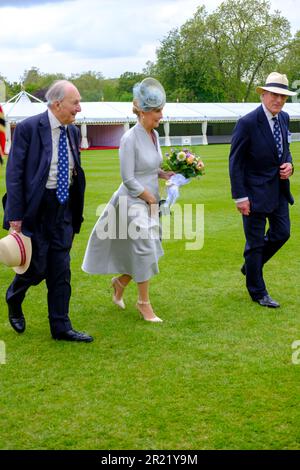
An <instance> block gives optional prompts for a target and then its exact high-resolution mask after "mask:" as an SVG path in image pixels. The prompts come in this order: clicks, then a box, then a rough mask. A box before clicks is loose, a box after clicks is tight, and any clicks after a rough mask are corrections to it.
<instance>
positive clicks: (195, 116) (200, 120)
mask: <svg viewBox="0 0 300 470" xmlns="http://www.w3.org/2000/svg"><path fill="white" fill-rule="evenodd" d="M2 106H3V111H4V114H5V117H6V120H7V141H6V147H5V150H6V152H8V151H9V149H10V146H11V130H12V129H13V128H14V127H15V125H16V124H17V123H18V122H19V121H21V120H22V119H25V118H27V117H29V116H33V115H35V114H39V113H41V112H43V111H45V110H46V109H47V106H46V103H44V102H42V101H40V100H38V99H37V98H35V97H34V96H32V95H30V94H29V93H27V92H26V91H21V92H20V93H19V94H18V95H16V96H15V97H14V98H12V99H10V100H9V101H8V102H6V103H3V104H2ZM257 106H258V103H166V105H165V107H164V110H163V119H162V124H163V129H164V136H163V137H160V141H161V144H162V145H166V146H169V145H181V144H182V145H184V144H186V145H189V144H194V145H195V144H203V145H206V144H207V143H208V140H207V126H208V124H211V123H234V122H236V121H237V120H238V119H239V118H240V117H241V116H243V115H245V114H247V113H248V112H250V111H252V110H253V109H254V108H255V107H257ZM284 109H285V111H287V112H288V113H289V115H290V119H291V121H300V103H287V104H286V105H285V108H284ZM135 122H136V116H135V115H134V114H133V113H132V103H127V102H126V103H124V102H82V103H81V112H80V113H78V114H77V116H76V122H75V124H76V125H78V126H79V127H80V130H81V146H82V148H88V147H93V146H116V147H117V146H118V145H119V142H120V138H121V136H122V135H123V133H124V132H125V131H126V130H127V129H129V127H130V125H132V124H134V123H135ZM175 123H176V124H183V123H193V124H195V125H196V126H198V125H199V132H197V135H194V136H191V135H185V136H184V135H180V136H170V127H171V126H172V124H175ZM292 136H293V140H300V133H294V134H292Z"/></svg>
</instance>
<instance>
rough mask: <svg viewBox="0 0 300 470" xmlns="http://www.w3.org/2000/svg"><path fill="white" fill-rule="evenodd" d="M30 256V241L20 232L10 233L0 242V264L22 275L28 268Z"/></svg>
mask: <svg viewBox="0 0 300 470" xmlns="http://www.w3.org/2000/svg"><path fill="white" fill-rule="evenodd" d="M31 255H32V246H31V239H30V238H29V237H26V235H24V234H23V233H22V232H16V231H12V232H10V233H9V234H8V235H7V236H6V237H4V238H2V239H1V240H0V263H3V264H5V265H6V266H9V267H10V268H13V270H14V271H15V272H16V273H17V274H24V273H25V271H27V269H28V268H29V265H30V261H31Z"/></svg>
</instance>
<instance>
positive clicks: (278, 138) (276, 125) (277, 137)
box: [272, 117, 282, 158]
mask: <svg viewBox="0 0 300 470" xmlns="http://www.w3.org/2000/svg"><path fill="white" fill-rule="evenodd" d="M272 121H273V122H274V129H273V134H274V139H275V143H276V147H277V151H278V157H279V158H281V157H282V143H281V132H280V126H279V121H278V118H277V117H273V118H272Z"/></svg>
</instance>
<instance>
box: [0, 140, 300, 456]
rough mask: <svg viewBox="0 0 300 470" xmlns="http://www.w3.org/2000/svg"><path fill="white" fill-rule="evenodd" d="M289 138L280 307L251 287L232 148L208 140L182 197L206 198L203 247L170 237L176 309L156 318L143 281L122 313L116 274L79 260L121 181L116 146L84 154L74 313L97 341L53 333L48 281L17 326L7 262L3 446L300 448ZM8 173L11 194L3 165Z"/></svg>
mask: <svg viewBox="0 0 300 470" xmlns="http://www.w3.org/2000/svg"><path fill="white" fill-rule="evenodd" d="M291 147H292V153H293V156H294V163H295V168H296V171H295V175H294V176H293V177H292V192H293V194H294V196H295V200H296V204H295V205H294V206H293V207H292V208H291V217H292V237H291V239H290V240H289V241H288V243H287V244H286V245H285V246H284V247H283V248H282V249H281V250H280V252H279V253H278V254H277V255H276V256H275V257H274V258H273V259H272V260H271V261H270V263H269V264H268V265H267V266H266V268H265V279H266V282H267V286H268V289H269V292H270V294H271V295H272V296H273V297H274V298H275V299H276V300H278V301H279V302H280V303H281V308H280V309H277V310H272V309H263V308H262V307H260V306H259V305H258V304H256V303H253V302H252V301H251V300H250V298H249V296H248V293H247V291H246V288H245V286H244V283H245V279H244V277H243V276H242V275H241V273H240V266H241V264H242V262H243V258H242V252H243V246H244V235H243V231H242V223H241V218H240V216H239V214H238V212H237V211H236V209H235V207H234V203H233V202H232V200H231V195H230V188H229V178H228V170H227V167H228V151H229V146H228V145H211V146H206V147H201V148H200V149H198V150H199V153H200V154H201V155H202V156H203V158H204V160H205V163H206V175H205V176H204V177H203V178H201V179H200V180H198V181H192V182H191V183H190V184H189V185H187V186H184V187H183V188H181V197H180V203H181V204H184V203H192V202H193V203H203V204H205V242H204V247H203V249H202V250H199V251H187V250H185V243H186V240H174V239H172V238H171V240H166V241H165V242H164V250H165V256H164V257H163V258H162V259H161V262H160V271H161V272H160V274H159V275H158V276H156V277H154V278H153V280H152V284H151V298H152V303H153V306H154V308H155V311H156V313H157V314H158V315H159V316H160V317H161V318H163V319H164V323H163V324H156V325H153V324H149V323H147V322H145V321H142V320H141V319H140V318H139V315H138V312H137V311H136V309H135V306H134V305H135V302H136V297H137V291H136V286H135V285H134V284H132V285H131V286H130V287H129V288H128V291H127V292H126V296H125V301H126V304H127V308H126V310H125V311H121V310H119V309H118V308H117V307H116V306H115V305H114V304H113V303H112V301H111V289H110V277H111V276H91V275H88V274H85V273H83V272H82V271H81V267H80V266H81V262H82V258H83V254H84V250H85V247H86V243H87V240H88V236H89V233H90V231H91V229H92V227H93V225H94V223H95V221H96V209H97V206H98V205H99V204H102V203H104V202H107V201H108V199H109V198H110V196H111V194H112V192H113V191H114V190H115V189H116V188H117V186H118V184H119V182H120V177H119V163H118V156H117V151H114V150H112V151H99V152H96V151H89V152H83V165H84V168H85V170H86V175H87V192H86V206H85V223H84V226H83V229H82V232H81V233H80V235H79V236H77V237H76V238H75V242H74V246H73V249H72V287H73V293H72V299H71V310H70V311H71V314H70V316H71V319H72V322H73V326H74V328H75V329H79V330H82V331H87V332H89V333H90V334H92V335H93V336H94V338H95V341H94V342H93V343H91V344H73V343H66V342H57V341H53V340H52V339H51V337H50V333H49V326H48V319H47V304H46V288H45V284H44V283H42V284H41V285H39V286H38V287H35V288H31V289H30V290H29V292H28V294H27V296H26V299H25V302H24V312H25V316H26V319H27V330H26V332H25V333H24V334H23V335H17V334H16V333H15V332H14V331H13V330H12V329H11V327H10V325H9V323H8V319H7V309H6V304H5V292H6V288H7V286H8V284H9V283H10V281H11V280H12V277H13V273H12V270H11V269H9V268H7V267H5V266H0V299H1V304H0V305H1V307H0V308H1V323H0V341H2V346H3V344H5V346H6V364H0V449H122V450H123V449H134V450H135V449H162V450H163V449H187V450H193V449H300V430H299V422H300V411H299V396H300V365H293V364H292V360H291V359H292V353H293V350H292V347H291V346H292V343H293V341H295V340H300V320H299V306H300V300H299V283H300V281H299V239H300V229H299V222H300V220H299V218H300V211H299V197H300V194H299V180H300V176H299V175H300V172H299V169H298V168H299V166H300V143H295V144H292V146H291ZM0 179H1V181H0V184H1V188H0V189H1V191H0V194H2V193H4V169H3V168H1V169H0ZM162 183H163V182H162ZM162 188H163V186H162ZM1 218H2V213H1ZM4 235H5V232H4V231H3V230H1V231H0V236H4Z"/></svg>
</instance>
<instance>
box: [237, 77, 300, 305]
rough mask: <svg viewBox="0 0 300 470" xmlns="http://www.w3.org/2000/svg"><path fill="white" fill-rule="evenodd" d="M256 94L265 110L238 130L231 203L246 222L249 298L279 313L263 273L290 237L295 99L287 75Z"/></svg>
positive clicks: (247, 118) (252, 114)
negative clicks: (291, 104) (290, 107)
mask: <svg viewBox="0 0 300 470" xmlns="http://www.w3.org/2000/svg"><path fill="white" fill-rule="evenodd" d="M256 91H257V93H258V94H260V96H261V102H262V104H261V106H259V107H258V108H256V109H255V110H254V111H252V112H250V113H249V114H247V115H245V116H243V117H242V118H241V119H240V120H239V121H238V122H237V124H236V126H235V128H234V131H233V135H232V140H231V150H230V156H229V172H230V180H231V191H232V197H233V199H235V202H236V206H237V209H238V211H239V212H240V213H241V214H242V217H243V226H244V233H245V238H246V245H245V250H244V258H245V263H244V265H243V266H242V269H241V271H242V273H243V274H244V275H245V276H246V286H247V289H248V292H249V294H250V296H251V298H252V300H253V301H255V302H258V304H259V305H261V306H262V307H271V308H277V307H279V306H280V305H279V303H278V302H277V301H276V300H274V299H272V297H271V296H270V295H269V293H268V291H267V289H266V285H265V282H264V278H263V267H264V265H265V264H266V262H267V261H268V260H269V259H270V258H271V257H272V256H273V255H274V254H275V253H276V252H277V251H278V250H279V249H280V248H281V247H282V246H283V244H284V243H285V242H286V241H287V240H288V238H289V237H290V218H289V207H288V204H293V203H294V200H293V197H292V195H291V192H290V182H289V177H290V176H291V175H292V174H293V163H292V156H291V153H290V149H289V143H290V133H289V115H288V114H287V113H286V112H284V111H282V108H283V106H284V104H285V102H286V100H287V98H288V97H289V96H293V95H296V93H294V92H292V91H290V90H289V88H288V80H287V77H286V75H282V74H280V73H277V72H272V73H270V75H269V76H268V77H267V79H266V83H265V84H264V85H262V86H258V87H257V88H256ZM267 221H268V222H269V228H268V230H267V231H265V227H266V222H267Z"/></svg>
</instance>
